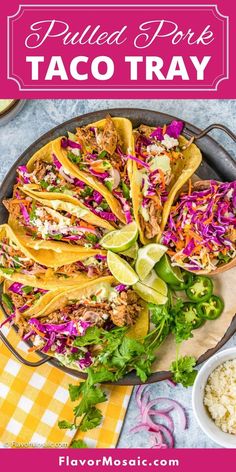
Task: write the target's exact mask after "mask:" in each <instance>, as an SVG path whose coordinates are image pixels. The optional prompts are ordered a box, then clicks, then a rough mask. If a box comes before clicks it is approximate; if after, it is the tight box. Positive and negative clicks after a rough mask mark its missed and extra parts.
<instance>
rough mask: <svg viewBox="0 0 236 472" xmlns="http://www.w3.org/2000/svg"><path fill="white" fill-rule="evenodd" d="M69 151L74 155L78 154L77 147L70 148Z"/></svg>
mask: <svg viewBox="0 0 236 472" xmlns="http://www.w3.org/2000/svg"><path fill="white" fill-rule="evenodd" d="M70 152H72V153H73V154H74V155H75V156H80V149H79V148H70ZM64 172H65V169H64Z"/></svg>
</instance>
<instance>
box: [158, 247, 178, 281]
mask: <svg viewBox="0 0 236 472" xmlns="http://www.w3.org/2000/svg"><path fill="white" fill-rule="evenodd" d="M155 271H156V273H157V275H159V277H161V279H162V280H164V281H165V282H166V283H167V284H177V285H179V284H180V283H181V282H183V275H182V272H181V270H180V268H179V267H173V266H172V265H171V262H170V258H169V256H167V254H164V256H163V257H162V258H161V259H160V260H159V262H157V264H156V265H155Z"/></svg>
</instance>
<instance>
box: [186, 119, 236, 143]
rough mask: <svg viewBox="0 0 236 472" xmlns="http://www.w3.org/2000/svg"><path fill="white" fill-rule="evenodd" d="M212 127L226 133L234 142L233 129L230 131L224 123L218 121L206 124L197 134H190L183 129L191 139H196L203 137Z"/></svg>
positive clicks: (235, 139) (235, 138) (235, 140)
mask: <svg viewBox="0 0 236 472" xmlns="http://www.w3.org/2000/svg"><path fill="white" fill-rule="evenodd" d="M213 129H219V130H221V131H223V132H224V133H226V134H227V135H228V136H229V137H230V138H231V139H233V141H234V142H236V135H235V133H233V131H231V130H230V129H229V128H228V127H227V126H224V125H221V124H219V123H213V124H212V125H209V126H207V128H205V129H204V130H203V131H201V133H199V134H194V135H193V134H192V133H190V131H188V130H184V133H185V134H186V135H188V136H189V137H190V138H191V139H193V140H196V139H201V138H203V137H204V136H206V135H207V134H208V133H210V131H212V130H213Z"/></svg>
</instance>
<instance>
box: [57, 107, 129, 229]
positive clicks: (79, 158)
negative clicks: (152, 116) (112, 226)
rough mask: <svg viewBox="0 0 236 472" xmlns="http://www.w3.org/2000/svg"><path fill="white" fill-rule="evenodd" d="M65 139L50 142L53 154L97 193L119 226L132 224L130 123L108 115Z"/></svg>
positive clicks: (65, 167)
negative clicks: (102, 198) (108, 207)
mask: <svg viewBox="0 0 236 472" xmlns="http://www.w3.org/2000/svg"><path fill="white" fill-rule="evenodd" d="M68 136H69V137H68V138H65V137H62V138H61V139H58V140H55V141H54V142H53V144H52V148H53V154H54V155H55V156H56V157H57V159H58V160H59V161H60V162H61V164H62V165H63V167H64V169H66V171H67V172H69V173H70V175H73V176H75V177H77V178H78V179H80V180H81V181H83V182H85V184H86V185H91V186H92V187H93V188H94V189H95V190H96V191H97V192H99V194H101V195H102V196H103V197H104V198H105V199H106V201H107V203H108V205H109V206H110V207H111V208H112V209H113V213H114V214H115V215H116V216H117V218H118V219H119V220H120V221H122V223H124V224H126V223H131V221H132V209H131V205H130V179H131V176H132V160H131V159H130V158H129V155H130V153H131V150H132V148H133V136H132V123H131V122H130V121H129V120H128V119H126V118H119V117H115V118H111V116H110V115H108V116H107V117H106V118H105V119H103V120H100V121H98V122H96V123H92V124H90V125H87V126H85V127H82V128H77V132H76V134H72V133H68Z"/></svg>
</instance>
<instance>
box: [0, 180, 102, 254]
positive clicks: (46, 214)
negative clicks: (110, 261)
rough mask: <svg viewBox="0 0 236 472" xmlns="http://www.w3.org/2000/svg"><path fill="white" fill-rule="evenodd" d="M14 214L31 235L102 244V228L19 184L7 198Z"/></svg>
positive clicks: (5, 201) (6, 205) (80, 243)
mask: <svg viewBox="0 0 236 472" xmlns="http://www.w3.org/2000/svg"><path fill="white" fill-rule="evenodd" d="M3 204H4V206H5V207H6V208H7V210H8V211H9V213H10V214H11V216H12V218H14V220H15V221H16V222H17V223H18V225H19V226H21V227H23V228H24V229H25V231H26V233H27V234H28V235H29V236H32V237H34V238H37V239H44V240H56V241H58V240H60V241H65V242H69V243H70V244H76V245H79V246H85V247H96V248H97V247H99V246H98V242H99V240H100V239H101V238H102V236H103V235H104V234H105V230H103V228H98V227H96V226H93V225H92V224H90V223H87V222H85V221H83V220H80V219H79V218H77V217H76V216H73V215H71V214H70V213H68V212H66V211H60V212H58V211H55V210H53V209H52V208H49V207H47V206H43V205H42V204H41V203H39V202H37V201H36V200H33V199H32V198H31V197H29V196H27V195H25V194H24V193H23V192H22V191H21V190H20V189H19V188H18V185H17V186H15V188H14V193H13V198H11V199H8V200H4V201H3Z"/></svg>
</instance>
